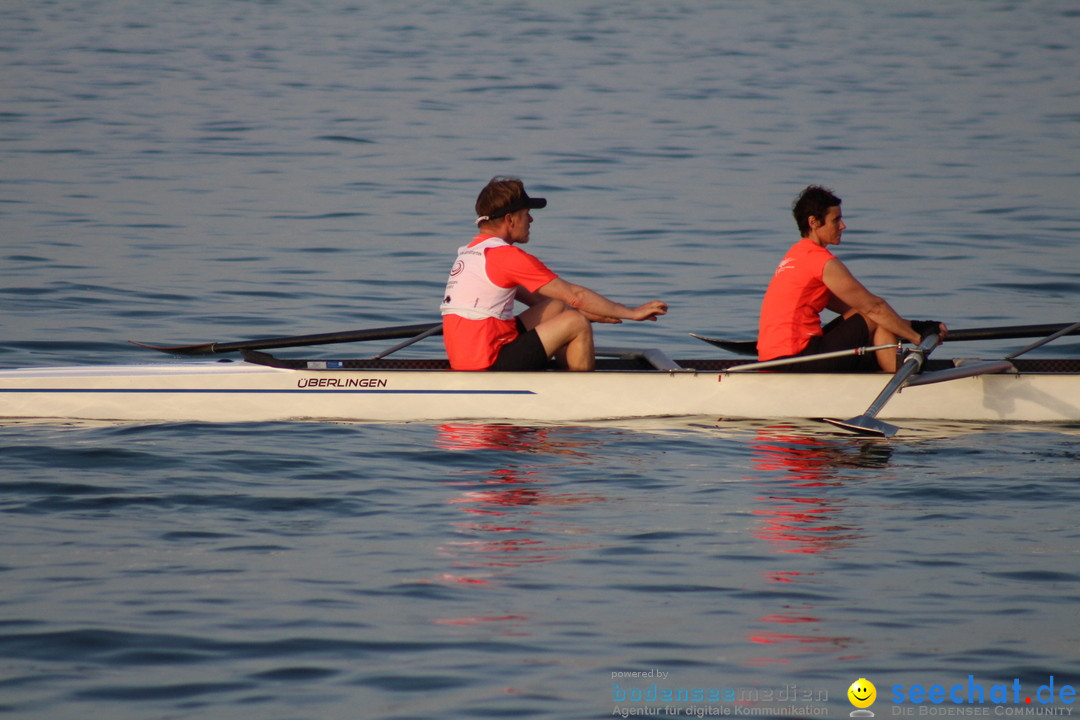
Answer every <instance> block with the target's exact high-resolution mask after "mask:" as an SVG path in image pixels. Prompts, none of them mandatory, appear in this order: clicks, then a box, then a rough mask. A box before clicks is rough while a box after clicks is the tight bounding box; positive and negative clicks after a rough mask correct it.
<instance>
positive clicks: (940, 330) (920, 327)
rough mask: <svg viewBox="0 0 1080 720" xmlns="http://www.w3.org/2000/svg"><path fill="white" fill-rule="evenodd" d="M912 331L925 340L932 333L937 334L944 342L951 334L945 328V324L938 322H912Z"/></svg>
mask: <svg viewBox="0 0 1080 720" xmlns="http://www.w3.org/2000/svg"><path fill="white" fill-rule="evenodd" d="M911 329H912V330H914V331H915V332H917V333H919V337H920V338H924V337H926V336H927V335H929V334H930V333H937V336H938V337H939V338H940V339H941V341H942V342H944V341H945V337H946V336H947V335H948V334H949V328H947V327H945V323H943V322H938V321H937V320H912V321H911Z"/></svg>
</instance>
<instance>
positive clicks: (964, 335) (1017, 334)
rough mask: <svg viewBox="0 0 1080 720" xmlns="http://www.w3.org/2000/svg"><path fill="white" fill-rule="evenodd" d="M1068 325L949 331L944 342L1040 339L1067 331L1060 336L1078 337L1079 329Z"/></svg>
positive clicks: (1008, 326) (1055, 324) (1010, 326)
mask: <svg viewBox="0 0 1080 720" xmlns="http://www.w3.org/2000/svg"><path fill="white" fill-rule="evenodd" d="M1070 327H1072V326H1071V325H1070V324H1069V323H1054V324H1049V325H1005V326H1000V327H984V328H970V329H964V330H949V335H948V337H946V338H945V341H946V342H956V341H958V340H1014V339H1017V338H1041V337H1046V336H1047V335H1050V334H1051V333H1056V332H1059V331H1061V330H1067V332H1065V333H1062V334H1067V335H1078V334H1080V328H1072V329H1071V330H1070V329H1069V328H1070Z"/></svg>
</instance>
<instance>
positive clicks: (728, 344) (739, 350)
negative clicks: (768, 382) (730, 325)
mask: <svg viewBox="0 0 1080 720" xmlns="http://www.w3.org/2000/svg"><path fill="white" fill-rule="evenodd" d="M690 337H695V338H697V339H698V340H701V341H704V342H707V343H709V344H710V345H713V346H715V347H718V348H721V349H723V350H727V351H728V352H730V353H735V354H736V355H757V341H756V340H723V339H721V338H714V337H708V336H706V335H698V334H697V333H690Z"/></svg>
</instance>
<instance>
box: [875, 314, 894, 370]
mask: <svg viewBox="0 0 1080 720" xmlns="http://www.w3.org/2000/svg"><path fill="white" fill-rule="evenodd" d="M871 334H872V336H873V338H874V345H892V346H893V347H891V348H886V349H885V350H875V351H874V356H875V357H876V358H877V364H878V367H880V368H881V369H882V370H884V371H885V372H890V373H894V372H896V347H895V346H896V340H897V338H896V335H895V334H893V333H892V332H891V331H889V330H886V329H885V328H883V327H881V326H880V325H878V326H875V327H874V329H873V330H872V331H871Z"/></svg>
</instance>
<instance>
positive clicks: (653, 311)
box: [537, 278, 668, 322]
mask: <svg viewBox="0 0 1080 720" xmlns="http://www.w3.org/2000/svg"><path fill="white" fill-rule="evenodd" d="M537 292H538V293H539V294H541V295H543V296H545V297H549V298H554V299H555V300H561V301H562V302H564V303H566V304H567V305H568V306H570V307H572V308H574V309H575V310H579V311H581V312H582V313H583V314H584V315H585V316H586V317H588V318H589V319H590V320H593V321H594V322H612V321H615V322H618V321H619V320H655V319H656V318H657V317H658V316H660V315H666V314H667V309H668V307H667V303H664V302H661V301H660V300H650V301H649V302H647V303H644V304H642V305H639V306H637V307H634V308H631V307H627V306H626V305H623V304H622V303H617V302H615V301H613V300H608V299H607V298H606V297H604V296H603V295H601V294H600V293H598V292H594V291H592V290H590V289H589V288H587V287H583V286H581V285H575V284H573V283H570V282H567V281H565V280H563V279H562V278H555V279H554V280H552V281H551V282H549V283H548V284H547V285H545V286H543V287H542V288H540V289H539V290H538V291H537ZM597 318H601V319H597ZM602 318H607V319H606V320H605V319H602Z"/></svg>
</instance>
